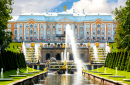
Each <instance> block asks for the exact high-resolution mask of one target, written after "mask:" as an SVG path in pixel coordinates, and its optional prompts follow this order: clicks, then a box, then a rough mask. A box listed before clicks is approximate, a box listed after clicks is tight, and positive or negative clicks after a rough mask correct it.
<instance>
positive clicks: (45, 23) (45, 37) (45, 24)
mask: <svg viewBox="0 0 130 85" xmlns="http://www.w3.org/2000/svg"><path fill="white" fill-rule="evenodd" d="M44 39H46V23H44Z"/></svg>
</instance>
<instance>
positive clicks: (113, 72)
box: [86, 67, 130, 85]
mask: <svg viewBox="0 0 130 85" xmlns="http://www.w3.org/2000/svg"><path fill="white" fill-rule="evenodd" d="M93 71H97V69H94V70H93ZM98 71H99V72H104V67H101V68H98ZM86 72H87V71H86ZM88 73H92V72H88ZM106 73H112V74H113V75H115V73H116V72H115V70H114V69H110V68H106ZM92 74H95V75H97V76H101V77H104V78H107V79H112V80H115V81H122V82H123V83H127V84H128V85H130V82H126V81H123V79H130V72H127V71H118V72H117V75H120V76H126V78H111V77H108V75H99V73H92Z"/></svg>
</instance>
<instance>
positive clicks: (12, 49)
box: [6, 43, 21, 52]
mask: <svg viewBox="0 0 130 85" xmlns="http://www.w3.org/2000/svg"><path fill="white" fill-rule="evenodd" d="M13 47H14V48H13ZM20 47H21V43H10V44H9V45H8V48H7V49H6V50H7V51H12V52H19V51H20Z"/></svg>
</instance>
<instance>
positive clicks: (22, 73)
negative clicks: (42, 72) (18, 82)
mask: <svg viewBox="0 0 130 85" xmlns="http://www.w3.org/2000/svg"><path fill="white" fill-rule="evenodd" d="M26 71H27V73H21V74H34V72H28V67H27V69H26Z"/></svg>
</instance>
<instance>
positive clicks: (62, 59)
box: [61, 52, 64, 61]
mask: <svg viewBox="0 0 130 85" xmlns="http://www.w3.org/2000/svg"><path fill="white" fill-rule="evenodd" d="M61 61H64V58H63V52H61Z"/></svg>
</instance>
